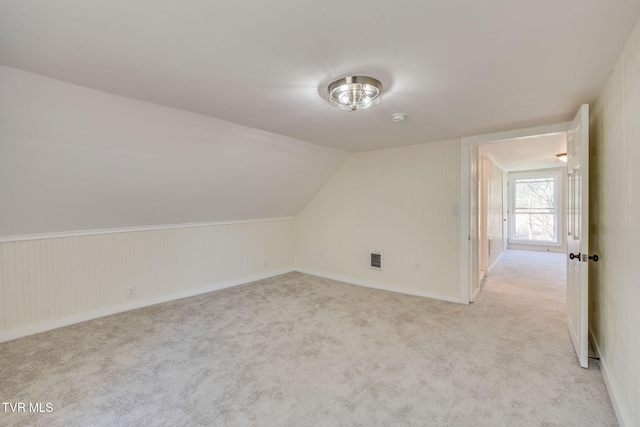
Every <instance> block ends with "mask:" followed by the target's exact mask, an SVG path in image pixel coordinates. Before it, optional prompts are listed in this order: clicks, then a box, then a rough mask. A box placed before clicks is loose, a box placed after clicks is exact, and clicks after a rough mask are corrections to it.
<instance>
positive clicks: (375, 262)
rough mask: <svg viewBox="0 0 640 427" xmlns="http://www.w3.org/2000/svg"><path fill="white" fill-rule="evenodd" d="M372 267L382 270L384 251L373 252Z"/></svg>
mask: <svg viewBox="0 0 640 427" xmlns="http://www.w3.org/2000/svg"><path fill="white" fill-rule="evenodd" d="M370 260H371V263H370V265H369V266H370V267H371V268H373V269H376V270H382V251H378V250H375V249H374V250H372V251H371V257H370Z"/></svg>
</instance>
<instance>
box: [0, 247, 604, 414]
mask: <svg viewBox="0 0 640 427" xmlns="http://www.w3.org/2000/svg"><path fill="white" fill-rule="evenodd" d="M564 262H565V261H564V256H563V255H558V254H549V253H541V252H524V251H508V252H507V253H506V254H505V255H504V256H503V258H502V260H501V263H500V265H499V266H498V267H496V269H495V270H494V271H493V272H492V274H491V275H490V276H489V277H488V278H487V281H486V284H485V288H484V290H483V292H482V293H481V294H480V296H479V298H478V300H477V301H476V303H474V304H472V305H468V306H465V305H460V304H454V303H447V302H442V301H435V300H430V299H426V298H420V297H414V296H408V295H402V294H396V293H391V292H384V291H378V290H373V289H368V288H363V287H358V286H352V285H347V284H345V283H340V282H335V281H332V280H327V279H322V278H318V277H314V276H309V275H305V274H301V273H289V274H285V275H283V276H279V277H275V278H271V279H267V280H262V281H259V282H255V283H251V284H248V285H244V286H240V287H236V288H231V289H226V290H222V291H218V292H213V293H210V294H206V295H201V296H197V297H193V298H188V299H184V300H179V301H174V302H170V303H166V304H160V305H156V306H152V307H148V308H144V309H139V310H134V311H130V312H126V313H121V314H117V315H113V316H109V317H105V318H101V319H97V320H93V321H89V322H84V323H81V324H77V325H73V326H69V327H65V328H60V329H57V330H54V331H50V332H46V333H42V334H39V335H34V336H30V337H26V338H22V339H18V340H14V341H10V342H7V343H2V344H0V368H1V370H0V398H1V399H2V402H43V403H44V402H51V404H52V411H51V412H46V411H45V412H42V413H7V412H4V411H3V410H2V408H1V407H0V425H40V426H98V425H99V426H121V425H122V426H124V425H131V426H148V425H149V426H155V425H167V426H183V425H184V426H191V425H208V426H209V425H213V426H251V425H260V426H403V425H411V426H529V425H532V426H533V425H541V426H542V425H544V426H550V425H557V426H609V425H616V419H615V415H614V413H613V409H612V407H611V403H610V401H609V398H608V396H607V393H606V390H605V386H604V382H603V379H602V375H601V372H600V371H599V368H598V365H597V362H592V363H591V366H590V368H589V369H582V368H580V367H579V366H578V363H577V360H576V357H575V354H574V350H573V347H572V344H571V341H570V338H569V334H568V331H567V327H566V324H565V320H564V314H563V313H564V304H565V289H564ZM43 408H44V407H43Z"/></svg>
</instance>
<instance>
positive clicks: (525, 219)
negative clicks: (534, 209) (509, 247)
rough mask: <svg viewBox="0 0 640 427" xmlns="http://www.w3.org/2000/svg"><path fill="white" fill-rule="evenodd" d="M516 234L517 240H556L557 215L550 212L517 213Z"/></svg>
mask: <svg viewBox="0 0 640 427" xmlns="http://www.w3.org/2000/svg"><path fill="white" fill-rule="evenodd" d="M514 219H515V224H514V225H515V227H514V228H515V236H514V238H515V239H517V240H537V241H543V242H554V241H555V234H556V233H555V230H556V216H555V215H554V214H550V213H546V214H545V213H516V214H515V215H514Z"/></svg>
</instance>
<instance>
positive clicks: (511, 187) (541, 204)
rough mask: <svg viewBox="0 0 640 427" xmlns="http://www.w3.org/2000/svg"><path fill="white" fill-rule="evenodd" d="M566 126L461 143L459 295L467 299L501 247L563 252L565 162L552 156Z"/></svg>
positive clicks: (562, 149)
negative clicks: (460, 260) (460, 271)
mask: <svg viewBox="0 0 640 427" xmlns="http://www.w3.org/2000/svg"><path fill="white" fill-rule="evenodd" d="M569 125H570V124H569V123H559V124H556V125H550V126H542V127H537V128H529V129H522V130H515V131H507V132H500V133H496V134H487V135H480V136H475V137H469V138H463V140H462V145H461V167H462V169H461V179H462V181H461V184H462V186H463V187H464V185H465V183H466V185H467V189H466V190H467V191H464V188H463V189H462V191H461V200H460V205H461V212H462V214H463V215H464V214H465V213H467V214H468V217H466V218H461V233H460V235H461V240H464V241H462V242H461V249H462V251H461V252H462V257H463V260H462V261H463V264H464V261H465V259H466V264H467V265H466V269H465V268H462V269H461V270H462V273H463V274H461V291H462V292H466V295H468V298H469V302H473V301H475V299H476V298H477V297H478V295H479V294H480V292H481V291H482V288H483V284H484V281H485V278H486V277H487V276H488V275H490V274H491V270H492V269H493V268H494V267H495V266H496V265H497V264H498V261H499V260H500V259H501V257H502V255H503V254H504V253H505V251H506V250H507V249H521V250H532V251H546V252H566V238H565V235H566V232H565V224H564V222H565V221H564V214H563V213H564V207H563V204H562V200H563V199H564V192H566V181H567V180H566V163H564V162H562V161H561V160H560V159H559V158H558V157H557V155H558V154H562V153H566V146H567V132H568V129H569ZM465 172H466V174H465ZM465 250H466V253H465ZM463 267H465V266H463ZM465 273H466V274H465ZM463 295H465V294H464V293H463Z"/></svg>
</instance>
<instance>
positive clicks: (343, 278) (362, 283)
mask: <svg viewBox="0 0 640 427" xmlns="http://www.w3.org/2000/svg"><path fill="white" fill-rule="evenodd" d="M295 271H299V272H300V273H304V274H310V275H312V276H318V277H324V278H325V279H331V280H337V281H339V282H345V283H349V284H352V285H358V286H364V287H367V288H373V289H379V290H382V291H390V292H398V293H401V294H408V295H415V296H419V297H425V298H432V299H438V300H442V301H449V302H456V303H459V304H466V303H467V302H466V301H463V300H462V298H456V297H451V296H448V295H440V294H436V293H433V292H423V291H415V290H413V289H406V288H398V287H395V286H389V285H383V284H380V283H375V282H370V281H368V280H362V279H357V278H354V277H347V276H341V275H338V274H332V273H326V272H324V271H317V270H310V269H307V268H296V269H295Z"/></svg>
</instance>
